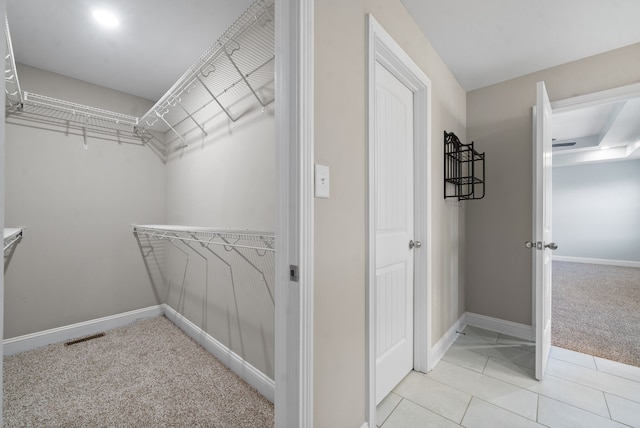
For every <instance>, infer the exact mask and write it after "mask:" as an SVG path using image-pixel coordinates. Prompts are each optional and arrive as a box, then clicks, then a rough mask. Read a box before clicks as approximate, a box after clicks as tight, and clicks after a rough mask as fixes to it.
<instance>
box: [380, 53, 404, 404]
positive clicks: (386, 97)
mask: <svg viewBox="0 0 640 428" xmlns="http://www.w3.org/2000/svg"><path fill="white" fill-rule="evenodd" d="M374 80H375V106H374V109H375V113H374V114H375V116H374V118H375V125H374V133H375V136H374V153H375V167H374V170H375V172H374V186H375V193H374V194H375V202H374V219H373V221H374V224H375V243H374V245H375V254H376V256H375V284H374V300H375V302H374V307H375V309H374V311H375V317H374V318H375V326H374V329H375V356H376V404H378V403H379V402H380V401H381V400H382V399H383V398H384V397H386V396H387V394H388V393H389V392H391V390H392V389H393V388H394V387H395V386H396V385H397V384H398V383H399V382H400V381H401V380H402V379H403V378H404V377H405V376H406V375H407V373H409V372H410V371H411V370H412V368H413V251H412V248H410V245H409V242H410V241H411V240H412V239H413V216H414V214H413V212H414V211H413V203H414V201H413V197H414V196H413V129H414V128H413V116H414V114H413V108H414V107H413V92H412V90H411V89H409V88H407V87H406V86H405V85H404V84H403V83H402V82H401V81H400V80H398V79H397V78H396V77H395V76H394V75H393V74H392V73H390V72H389V71H388V70H387V69H386V68H385V67H384V66H382V65H381V64H380V63H378V62H376V65H375V76H374Z"/></svg>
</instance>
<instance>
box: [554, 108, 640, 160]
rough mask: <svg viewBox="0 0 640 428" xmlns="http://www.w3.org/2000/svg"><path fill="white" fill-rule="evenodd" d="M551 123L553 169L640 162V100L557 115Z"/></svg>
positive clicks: (555, 114) (569, 111)
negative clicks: (590, 164)
mask: <svg viewBox="0 0 640 428" xmlns="http://www.w3.org/2000/svg"><path fill="white" fill-rule="evenodd" d="M552 120H553V138H554V140H555V141H554V142H553V143H554V145H556V147H554V149H553V164H554V166H565V165H575V164H578V163H585V162H605V161H606V162H609V161H620V160H629V159H640V98H630V99H627V100H623V101H617V102H613V103H606V104H599V105H594V106H590V107H585V108H580V109H573V110H568V111H564V112H561V113H554V114H553V119H552ZM569 144H572V145H570V146H569ZM558 145H560V146H558ZM563 145H565V146H563Z"/></svg>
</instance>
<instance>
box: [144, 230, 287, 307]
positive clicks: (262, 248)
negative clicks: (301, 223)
mask: <svg viewBox="0 0 640 428" xmlns="http://www.w3.org/2000/svg"><path fill="white" fill-rule="evenodd" d="M132 227H133V234H134V236H135V237H136V239H137V240H138V245H139V246H140V250H141V252H142V255H143V259H144V262H145V265H146V266H147V271H148V272H151V271H152V269H151V261H152V260H154V262H155V263H157V260H156V258H155V255H154V253H155V251H156V249H155V248H154V247H155V246H156V245H154V244H153V241H162V240H164V241H166V242H168V243H169V244H171V245H172V246H173V247H174V248H175V249H177V250H178V251H179V252H181V253H182V254H183V255H184V257H185V275H186V270H187V267H188V265H189V258H190V254H196V255H197V256H199V257H200V258H202V259H203V260H204V261H205V263H206V266H207V268H206V269H205V290H208V289H209V261H210V259H211V260H213V259H215V260H217V261H218V262H220V263H222V264H224V265H226V267H227V269H228V272H229V273H230V277H229V279H230V281H231V284H230V285H231V286H232V288H233V289H234V292H235V286H236V285H235V283H234V277H235V276H234V272H236V271H244V270H247V269H248V270H249V271H250V272H253V275H252V276H251V277H252V278H253V279H252V280H250V282H251V283H252V284H253V285H254V286H256V290H263V291H262V292H263V293H264V294H262V296H264V297H265V298H266V297H267V296H268V299H269V301H270V302H271V304H272V305H275V299H274V292H273V291H272V288H273V286H274V283H275V250H276V248H275V236H274V234H273V233H271V232H256V231H249V230H229V229H215V228H210V227H196V226H178V225H158V224H134V225H132ZM142 237H144V238H146V242H145V240H142V239H141V238H142ZM176 242H180V243H181V244H182V246H179V245H178V244H177V243H176ZM194 243H198V244H199V245H193V244H194ZM145 250H146V251H145ZM203 250H204V251H203ZM212 258H213V259H212ZM150 275H151V274H150ZM217 281H218V282H220V281H223V280H222V279H220V278H218V279H217ZM165 282H166V280H165ZM180 287H181V289H184V287H185V276H183V278H182V283H181V286H180ZM205 301H208V298H207V296H206V292H205Z"/></svg>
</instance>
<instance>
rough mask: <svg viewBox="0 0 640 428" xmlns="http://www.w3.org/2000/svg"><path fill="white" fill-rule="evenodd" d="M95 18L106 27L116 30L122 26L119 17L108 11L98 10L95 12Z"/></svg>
mask: <svg viewBox="0 0 640 428" xmlns="http://www.w3.org/2000/svg"><path fill="white" fill-rule="evenodd" d="M93 17H94V18H95V20H96V21H98V23H99V24H100V25H102V26H104V27H108V28H115V27H117V26H118V25H120V21H119V20H118V17H117V16H116V15H115V14H113V13H112V12H109V11H108V10H104V9H96V10H94V11H93Z"/></svg>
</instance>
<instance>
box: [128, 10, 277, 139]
mask: <svg viewBox="0 0 640 428" xmlns="http://www.w3.org/2000/svg"><path fill="white" fill-rule="evenodd" d="M274 70H275V25H274V0H258V1H256V2H255V3H253V4H252V5H251V6H250V7H249V9H247V10H246V11H245V12H244V13H243V14H242V16H241V17H240V18H238V20H236V22H235V23H234V24H233V25H232V26H231V27H230V28H229V29H228V30H227V31H226V32H225V33H224V34H223V35H222V37H220V38H219V39H218V41H217V42H216V43H215V44H213V45H212V46H211V47H210V48H209V49H208V50H207V51H206V52H205V53H204V54H203V55H202V56H201V57H200V58H199V59H198V60H197V61H196V62H195V63H194V64H193V65H192V66H191V67H190V68H189V69H188V70H187V72H186V73H185V74H183V75H182V77H181V78H180V79H179V80H178V81H177V82H176V83H175V84H174V85H173V86H172V87H171V89H169V91H168V92H167V93H166V94H165V95H164V96H163V97H162V98H161V99H160V100H159V101H158V102H157V103H156V104H155V105H154V106H153V107H152V108H151V109H150V110H149V111H148V112H147V113H146V114H145V115H144V116H143V117H142V118H141V119H140V127H141V128H142V129H145V130H147V129H152V130H160V131H163V132H168V131H171V132H172V133H173V134H175V135H176V136H177V138H178V139H179V140H180V141H181V143H182V144H183V145H186V140H185V137H184V135H183V134H181V133H180V132H179V131H178V130H177V129H176V127H177V126H178V125H181V124H183V123H185V122H190V123H191V125H192V128H196V127H197V128H199V130H200V132H202V133H203V134H204V135H206V134H207V132H206V131H205V129H204V126H203V125H202V123H203V122H204V121H205V120H206V119H207V118H208V117H209V116H210V111H209V110H208V109H207V107H209V106H210V105H213V106H216V107H217V108H219V109H220V110H221V111H222V112H224V114H226V115H227V116H228V118H229V119H230V120H231V121H232V122H235V121H237V120H238V119H240V117H242V116H243V115H244V114H246V113H248V112H249V111H251V110H252V109H253V108H254V107H253V106H255V104H256V103H257V105H258V107H261V108H264V107H266V106H267V105H269V104H270V103H272V102H273V101H274V98H275V95H274V91H273V87H272V85H270V84H271V83H272V82H273V80H274ZM246 97H250V98H252V99H255V103H254V104H253V106H252V105H251V104H246V103H241V104H239V103H238V101H240V100H241V99H244V98H246Z"/></svg>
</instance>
